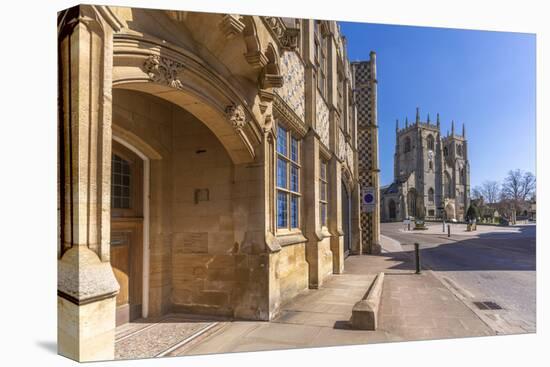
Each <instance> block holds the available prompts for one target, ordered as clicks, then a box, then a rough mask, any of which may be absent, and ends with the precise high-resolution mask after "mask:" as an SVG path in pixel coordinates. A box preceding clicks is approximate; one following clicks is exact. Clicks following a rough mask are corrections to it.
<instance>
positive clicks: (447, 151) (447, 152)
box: [443, 147, 449, 157]
mask: <svg viewBox="0 0 550 367" xmlns="http://www.w3.org/2000/svg"><path fill="white" fill-rule="evenodd" d="M443 155H444V156H445V157H446V156H448V155H449V149H447V147H445V148H443Z"/></svg>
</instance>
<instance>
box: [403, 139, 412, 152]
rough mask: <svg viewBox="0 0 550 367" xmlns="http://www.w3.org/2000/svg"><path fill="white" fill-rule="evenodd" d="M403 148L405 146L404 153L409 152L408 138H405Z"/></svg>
mask: <svg viewBox="0 0 550 367" xmlns="http://www.w3.org/2000/svg"><path fill="white" fill-rule="evenodd" d="M404 146H405V153H407V152H410V151H411V138H409V137H408V136H407V137H406V138H405V144H404Z"/></svg>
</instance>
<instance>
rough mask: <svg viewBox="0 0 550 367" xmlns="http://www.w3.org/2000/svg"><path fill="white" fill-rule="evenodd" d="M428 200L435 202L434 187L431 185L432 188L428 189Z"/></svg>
mask: <svg viewBox="0 0 550 367" xmlns="http://www.w3.org/2000/svg"><path fill="white" fill-rule="evenodd" d="M428 201H429V202H430V203H433V202H434V189H432V188H431V187H430V189H429V190H428Z"/></svg>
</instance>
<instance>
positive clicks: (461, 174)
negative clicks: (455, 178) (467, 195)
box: [460, 168, 466, 185]
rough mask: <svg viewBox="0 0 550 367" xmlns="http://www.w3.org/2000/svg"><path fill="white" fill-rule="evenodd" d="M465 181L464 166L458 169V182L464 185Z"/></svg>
mask: <svg viewBox="0 0 550 367" xmlns="http://www.w3.org/2000/svg"><path fill="white" fill-rule="evenodd" d="M465 182H466V177H465V176H464V168H461V169H460V184H461V185H464V183H465Z"/></svg>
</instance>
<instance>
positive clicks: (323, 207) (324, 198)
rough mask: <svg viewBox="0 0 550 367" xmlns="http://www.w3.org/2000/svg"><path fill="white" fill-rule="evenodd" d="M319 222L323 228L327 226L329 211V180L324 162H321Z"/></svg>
mask: <svg viewBox="0 0 550 367" xmlns="http://www.w3.org/2000/svg"><path fill="white" fill-rule="evenodd" d="M319 164H320V174H319V220H320V222H321V226H322V227H326V226H327V210H328V179H327V163H326V162H325V161H323V160H321V161H320V162H319Z"/></svg>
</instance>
